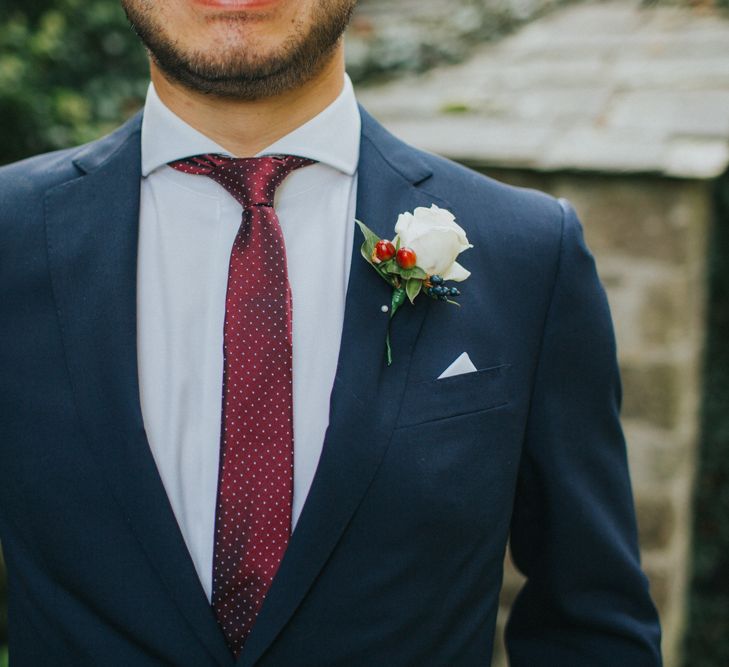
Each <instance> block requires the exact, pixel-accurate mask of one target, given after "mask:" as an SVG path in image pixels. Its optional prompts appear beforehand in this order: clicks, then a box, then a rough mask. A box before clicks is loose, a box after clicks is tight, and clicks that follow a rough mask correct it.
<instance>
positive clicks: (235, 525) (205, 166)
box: [170, 155, 315, 657]
mask: <svg viewBox="0 0 729 667" xmlns="http://www.w3.org/2000/svg"><path fill="white" fill-rule="evenodd" d="M314 162H315V161H314V160H309V159H306V158H301V157H296V156H293V155H286V156H281V157H260V158H227V157H224V156H221V155H199V156H195V157H192V158H187V159H185V160H179V161H177V162H171V163H170V166H171V167H174V168H175V169H178V170H180V171H184V172H187V173H189V174H202V175H205V176H209V177H210V178H212V179H213V180H215V181H216V182H218V183H219V184H220V185H222V186H223V187H224V188H225V189H226V190H228V192H230V194H231V195H233V197H235V198H236V200H238V202H239V203H240V204H241V205H242V206H243V220H242V222H241V226H240V229H239V230H238V235H237V236H236V238H235V241H234V243H233V249H232V251H231V255H230V266H229V270H228V290H227V295H226V300H225V327H224V333H223V358H224V365H223V414H222V434H221V461H220V472H219V478H218V501H217V508H216V514H215V547H214V552H213V594H212V605H213V609H214V611H215V615H216V616H217V619H218V623H219V624H220V626H221V627H222V629H223V632H224V633H225V636H226V639H227V640H228V645H229V646H230V648H231V650H232V651H233V653H234V654H235V656H236V657H237V656H238V655H239V654H240V652H241V650H242V648H243V644H244V642H245V640H246V637H247V636H248V633H249V632H250V630H251V628H252V627H253V623H254V621H255V619H256V616H257V615H258V612H259V610H260V608H261V605H262V603H263V599H264V598H265V596H266V593H267V592H268V589H269V587H270V586H271V582H272V581H273V577H274V575H275V574H276V571H277V569H278V566H279V564H280V563H281V559H282V558H283V555H284V552H285V551H286V547H287V545H288V542H289V535H290V532H291V503H292V497H293V466H294V446H293V408H292V405H293V401H292V384H291V289H290V286H289V281H288V272H287V269H286V249H285V247H284V239H283V234H282V232H281V227H280V226H279V222H278V218H277V217H276V213H275V212H274V210H273V197H274V194H275V192H276V188H277V187H278V186H279V185H280V184H281V183H282V182H283V180H284V179H285V178H286V176H287V175H288V174H289V173H290V172H292V171H293V170H294V169H298V168H299V167H304V166H306V165H310V164H313V163H314Z"/></svg>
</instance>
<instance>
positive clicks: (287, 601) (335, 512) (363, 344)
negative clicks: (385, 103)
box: [238, 110, 446, 667]
mask: <svg viewBox="0 0 729 667" xmlns="http://www.w3.org/2000/svg"><path fill="white" fill-rule="evenodd" d="M361 114H362V139H361V144H360V160H359V169H358V184H357V219H359V220H362V222H364V223H365V224H366V225H367V226H368V227H370V229H372V230H373V231H374V232H375V233H376V234H378V235H379V236H380V237H381V238H392V236H393V233H394V226H395V222H396V220H397V216H398V215H399V214H400V213H402V212H404V211H411V210H413V209H414V208H415V207H417V206H427V207H429V206H430V204H432V203H434V202H435V203H440V204H442V205H444V206H446V204H444V203H443V202H442V201H441V200H439V199H438V198H437V197H434V196H432V195H430V194H428V193H426V192H424V191H422V190H420V189H418V187H416V184H417V183H420V182H422V181H424V180H425V179H427V178H428V176H429V175H430V173H431V172H430V170H429V169H428V167H427V166H426V165H425V164H424V163H423V162H422V161H421V160H420V158H419V157H417V154H416V152H415V151H414V150H412V149H410V148H408V147H406V146H405V145H404V144H402V143H401V142H399V141H398V140H396V139H395V138H394V137H392V136H391V135H389V134H388V133H387V132H386V131H385V130H384V129H383V128H382V127H380V126H379V125H378V124H377V123H376V122H375V121H374V120H373V119H372V118H371V117H370V116H369V115H368V114H367V113H366V112H365V111H364V110H361ZM352 224H354V222H352ZM361 244H362V236H361V234H360V232H359V230H358V229H357V230H356V231H355V238H354V244H353V248H352V260H351V269H350V275H349V284H348V288H347V302H346V306H345V314H344V327H343V331H342V341H341V347H340V351H339V360H338V366H337V372H336V376H335V380H334V386H333V389H332V394H331V400H330V410H329V427H328V429H327V432H326V436H325V439H324V446H323V450H322V454H321V458H320V461H319V465H318V467H317V471H316V474H315V476H314V480H313V483H312V486H311V489H310V491H309V495H308V496H307V499H306V502H305V504H304V508H303V510H302V513H301V517H300V518H299V521H298V523H297V525H296V529H295V531H294V533H293V535H292V536H291V541H290V542H289V546H288V549H287V551H286V553H285V555H284V558H283V561H282V562H281V565H280V567H279V570H278V572H277V574H276V577H275V579H274V581H273V584H272V586H271V588H270V590H269V592H268V594H267V596H266V600H265V602H264V604H263V607H262V609H261V612H260V614H259V616H258V618H257V620H256V624H255V625H254V627H253V630H252V632H251V634H250V635H249V637H248V639H247V641H246V644H245V646H244V649H243V653H242V654H241V656H240V659H239V662H238V665H239V666H240V667H251V666H252V665H254V664H255V663H256V662H257V661H258V660H259V658H261V656H262V655H263V654H264V653H265V651H266V650H267V649H268V647H269V646H270V645H271V643H272V642H273V641H274V640H275V638H276V637H277V635H278V634H279V633H280V632H281V630H282V629H283V627H284V626H285V624H286V623H287V622H288V620H289V619H290V617H291V616H292V614H293V613H294V611H295V610H296V608H297V607H298V606H299V604H300V603H301V601H302V599H303V598H304V596H305V595H306V593H307V591H308V590H309V588H310V587H311V585H312V584H313V582H314V580H315V578H316V577H317V575H318V574H319V572H320V570H321V568H322V567H323V565H324V563H325V562H326V560H327V559H328V557H329V555H330V554H331V552H332V550H333V549H334V547H335V545H336V544H337V542H338V541H339V538H340V536H341V535H342V533H343V531H344V530H345V528H346V527H347V524H348V523H349V521H350V520H351V518H352V516H353V514H354V513H355V511H356V510H357V507H358V505H359V504H360V502H361V500H362V498H363V496H364V495H365V493H366V491H367V488H368V486H369V485H370V482H371V481H372V479H373V477H374V475H375V473H376V472H377V468H378V466H379V465H380V463H381V461H382V459H383V457H384V455H385V452H386V450H387V447H388V445H389V442H390V438H391V435H392V431H393V429H394V425H395V421H396V418H397V415H398V412H399V408H400V403H401V400H402V396H403V392H404V389H405V383H406V380H407V376H408V371H409V366H410V359H411V350H412V348H413V346H414V344H415V342H416V340H417V337H418V334H419V332H420V328H421V326H422V323H423V319H424V317H425V314H426V312H427V309H428V306H429V302H430V299H426V298H422V297H421V298H420V299H417V300H416V302H415V304H414V305H411V304H409V303H406V304H404V305H403V306H402V307H401V308H400V309H399V310H398V312H397V315H396V316H395V317H394V318H393V320H392V328H391V342H392V355H393V362H392V365H391V366H389V367H388V366H387V365H386V362H385V335H386V332H387V323H388V316H389V314H387V313H383V312H382V310H381V308H382V305H388V306H389V304H390V299H391V295H392V288H391V287H390V286H389V285H388V284H387V283H386V282H385V281H384V280H382V278H380V277H379V276H378V275H377V273H376V272H375V271H374V269H373V268H372V267H371V266H370V265H369V264H368V263H367V262H366V261H365V260H364V259H363V258H362V256H361V254H360V246H361Z"/></svg>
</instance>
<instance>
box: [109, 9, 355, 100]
mask: <svg viewBox="0 0 729 667" xmlns="http://www.w3.org/2000/svg"><path fill="white" fill-rule="evenodd" d="M121 4H122V7H123V8H124V11H125V12H126V15H127V18H128V19H129V22H130V23H131V25H132V29H133V30H134V31H135V32H136V33H137V35H138V36H139V38H140V39H141V40H142V42H143V43H144V46H145V47H146V49H147V51H148V53H149V56H150V58H151V59H152V60H153V61H154V63H155V65H157V67H158V68H159V69H160V70H161V72H162V73H163V74H164V75H165V77H167V78H168V79H169V80H171V81H173V82H176V83H179V84H181V85H182V86H184V87H185V88H188V89H190V90H192V91H195V92H198V93H202V94H204V95H209V96H212V97H222V98H228V99H237V100H242V101H255V100H260V99H265V98H269V97H275V96H277V95H280V94H282V93H284V92H287V91H290V90H294V89H296V88H299V87H301V86H303V85H304V84H306V83H307V82H308V81H309V80H311V79H312V78H314V77H315V76H316V75H317V74H318V73H319V72H320V71H321V70H322V69H323V68H324V67H325V65H326V64H327V63H328V62H329V60H330V58H331V57H332V55H333V53H334V51H335V48H336V47H337V45H338V43H339V41H340V39H341V38H342V34H343V33H344V30H345V28H346V27H347V24H348V23H349V19H350V17H351V15H352V11H353V10H354V6H355V4H356V0H322V1H321V3H320V7H318V8H317V10H316V14H317V20H316V21H314V23H313V25H312V26H311V27H308V28H307V27H305V26H303V25H301V22H300V23H297V24H294V27H293V29H292V32H291V34H290V35H289V37H288V38H287V39H286V40H285V41H284V42H283V43H281V44H280V45H278V47H277V48H276V49H275V50H273V51H271V52H269V53H267V54H265V55H262V54H257V53H256V49H255V44H251V43H248V44H246V43H242V44H241V43H236V40H235V38H233V39H232V43H231V44H228V45H225V46H224V48H223V49H222V50H221V51H220V52H218V53H215V54H213V53H210V52H202V51H194V50H186V49H185V45H184V43H183V42H182V41H181V40H179V39H174V38H172V37H170V36H169V35H168V34H167V32H166V30H165V29H164V26H163V25H161V24H160V22H159V21H158V19H157V17H156V16H155V14H154V10H153V9H152V8H151V7H152V6H153V5H154V3H153V2H147V1H145V0H142V1H134V0H121ZM219 20H223V19H219ZM227 20H228V21H230V22H231V23H232V25H231V26H230V28H231V30H230V33H231V34H233V35H234V33H235V31H236V30H238V29H243V28H245V25H244V24H245V18H243V17H240V16H235V17H231V18H230V19H227Z"/></svg>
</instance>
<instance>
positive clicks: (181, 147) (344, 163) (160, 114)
mask: <svg viewBox="0 0 729 667" xmlns="http://www.w3.org/2000/svg"><path fill="white" fill-rule="evenodd" d="M360 129H361V118H360V115H359V109H358V108H357V100H356V99H355V95H354V88H353V87H352V82H351V80H350V78H349V76H348V75H347V74H345V75H344V85H343V87H342V92H341V93H340V94H339V96H338V97H337V98H336V99H335V100H334V101H333V102H332V103H331V104H330V105H329V106H328V107H326V108H325V109H324V110H323V111H321V112H320V113H319V114H317V115H316V116H314V118H312V119H310V120H308V121H307V122H306V123H304V124H303V125H300V126H299V127H297V128H296V129H295V130H293V131H291V132H289V134H287V135H285V136H283V137H281V138H280V139H278V140H277V141H275V142H274V143H272V144H271V145H270V146H267V147H266V148H264V149H263V150H262V151H261V152H260V153H258V154H257V156H261V155H271V154H290V155H300V156H301V157H308V158H310V159H312V160H317V161H318V162H321V163H323V164H327V165H329V166H331V167H334V168H335V169H337V170H339V171H342V172H344V173H345V174H348V175H350V176H351V175H353V174H354V172H355V171H356V169H357V162H358V161H359V141H360ZM201 153H220V154H222V155H231V153H230V152H229V151H227V150H225V149H224V148H223V147H222V146H219V145H218V144H217V143H216V142H214V141H213V140H212V139H210V138H209V137H207V136H205V135H204V134H202V132H198V131H197V130H196V129H195V128H193V127H192V126H190V125H188V124H187V123H186V122H185V121H184V120H182V119H181V118H180V117H179V116H177V115H175V114H174V113H173V112H172V111H171V110H170V109H169V108H168V107H166V106H165V105H164V103H163V102H162V100H160V98H159V96H158V95H157V91H156V90H155V89H154V85H153V84H152V83H150V84H149V89H148V90H147V99H146V102H145V104H144V116H143V119H142V176H144V177H146V176H148V175H149V174H150V173H152V172H153V171H154V170H155V169H158V168H159V167H162V166H164V165H166V164H167V163H168V162H172V161H173V160H179V159H181V158H185V157H188V156H190V155H199V154H201Z"/></svg>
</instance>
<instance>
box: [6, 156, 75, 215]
mask: <svg viewBox="0 0 729 667" xmlns="http://www.w3.org/2000/svg"><path fill="white" fill-rule="evenodd" d="M79 150H81V147H75V148H67V149H64V150H59V151H53V152H52V153H44V154H42V155H35V156H33V157H30V158H26V159H25V160H20V161H19V162H14V163H12V164H8V165H5V166H3V167H0V208H5V207H7V206H10V205H13V206H19V205H22V203H23V201H24V200H25V199H27V198H30V199H33V198H34V197H37V196H38V195H40V194H42V193H43V192H45V191H46V190H48V189H49V188H51V187H53V186H54V185H56V184H58V183H63V182H64V181H68V180H70V179H72V178H75V177H76V176H78V175H79V170H78V169H77V168H76V167H75V166H74V164H73V158H74V156H75V155H76V154H77V153H78V152H79ZM6 210H7V209H6Z"/></svg>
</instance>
